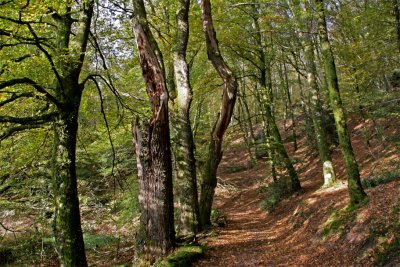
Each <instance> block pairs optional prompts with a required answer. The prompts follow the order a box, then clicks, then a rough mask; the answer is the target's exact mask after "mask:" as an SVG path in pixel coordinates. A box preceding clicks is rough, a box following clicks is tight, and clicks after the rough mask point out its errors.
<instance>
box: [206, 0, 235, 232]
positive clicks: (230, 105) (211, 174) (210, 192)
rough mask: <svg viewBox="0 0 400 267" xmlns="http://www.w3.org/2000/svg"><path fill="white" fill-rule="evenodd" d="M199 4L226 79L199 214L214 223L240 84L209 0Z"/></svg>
mask: <svg viewBox="0 0 400 267" xmlns="http://www.w3.org/2000/svg"><path fill="white" fill-rule="evenodd" d="M200 5H201V10H202V21H203V30H204V33H205V36H206V45H207V54H208V58H209V59H210V61H211V63H212V64H213V66H214V68H215V69H216V71H217V72H218V74H219V76H220V77H221V79H222V80H223V82H224V90H223V93H222V103H221V110H220V113H219V114H218V119H217V121H216V123H215V125H214V128H213V131H212V133H211V141H210V146H209V150H208V157H207V162H206V166H205V171H204V176H203V181H202V184H201V196H200V218H201V222H202V225H203V226H208V225H210V224H211V221H210V215H211V207H212V203H213V198H214V192H215V187H216V186H217V169H218V165H219V163H220V161H221V158H222V151H221V146H222V139H223V137H224V134H225V131H226V129H227V128H228V125H229V122H230V120H231V117H232V113H233V109H234V106H235V102H236V93H237V89H238V84H237V81H236V77H235V75H234V74H233V72H232V70H231V69H230V67H229V66H228V65H227V64H226V62H225V61H224V59H223V57H222V55H221V52H220V50H219V47H218V41H217V38H216V33H215V30H214V25H213V20H212V14H211V4H210V0H202V1H201V3H200Z"/></svg>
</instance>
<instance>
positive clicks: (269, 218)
mask: <svg viewBox="0 0 400 267" xmlns="http://www.w3.org/2000/svg"><path fill="white" fill-rule="evenodd" d="M351 126H352V127H353V129H355V128H356V126H357V124H356V121H354V122H352V125H351ZM396 132H397V131H396ZM396 134H398V133H396ZM353 135H354V136H353V147H354V149H355V153H356V155H357V161H358V162H359V165H360V168H361V176H362V177H371V176H373V175H376V174H379V173H381V172H382V171H383V170H385V169H386V168H387V166H390V165H392V164H393V163H392V162H394V161H396V162H399V161H400V159H399V155H398V154H397V152H396V151H397V150H396V149H395V148H392V147H386V148H385V147H384V146H383V145H382V144H380V143H379V142H377V143H376V145H374V147H373V148H372V150H371V149H369V148H368V147H366V145H365V144H364V143H363V142H362V139H361V138H360V136H361V135H359V134H357V132H355V133H353ZM304 142H305V138H303V139H302V140H300V142H299V148H300V149H299V150H297V151H296V152H294V151H293V150H292V149H291V144H286V145H287V149H288V150H289V153H290V154H291V155H292V156H293V157H294V159H295V161H297V162H298V164H296V169H297V170H298V173H299V177H300V181H301V184H302V187H303V189H302V190H301V191H300V192H299V193H297V194H294V195H292V196H289V197H287V198H285V199H283V200H282V201H281V202H280V203H279V204H278V205H277V207H276V209H275V210H274V211H273V212H270V213H267V212H265V211H263V210H262V209H260V202H261V201H262V197H263V195H262V194H261V193H260V192H259V189H260V187H261V185H262V184H265V182H266V181H265V177H267V176H268V170H267V167H266V165H265V162H263V161H262V160H261V161H259V162H258V164H257V165H256V166H255V167H254V168H246V165H247V162H248V158H249V157H248V155H247V153H246V150H245V149H244V148H243V147H241V146H240V145H239V146H234V145H233V146H232V145H231V146H230V147H229V149H227V150H226V151H225V153H224V157H223V159H222V162H221V164H220V168H219V173H218V186H217V189H216V195H215V199H214V208H216V209H218V210H221V211H222V213H223V214H224V216H225V217H226V220H227V224H226V226H225V227H217V228H215V231H216V232H217V234H216V235H213V234H210V235H209V237H206V238H205V239H203V240H201V242H202V243H203V244H204V245H206V253H205V257H204V258H203V259H201V260H199V261H198V262H197V263H195V264H194V266H196V267H218V266H223V267H233V266H238V267H247V266H249V267H251V266H374V263H373V261H372V257H371V256H369V255H372V254H373V253H374V250H373V247H374V246H375V245H376V244H375V243H373V242H374V241H371V240H374V236H373V235H372V236H371V233H372V234H373V231H372V230H373V229H376V228H379V227H381V226H380V225H387V223H388V222H390V221H393V218H392V217H391V216H392V214H393V212H391V211H392V210H393V207H394V205H396V204H395V203H396V201H397V199H398V195H399V188H400V179H398V180H396V181H394V182H391V183H387V184H383V185H380V186H377V187H375V188H372V189H368V190H367V194H368V197H369V203H368V204H367V205H366V206H364V207H362V208H361V209H359V210H357V212H355V213H353V215H352V216H354V217H352V218H353V219H348V221H346V222H345V223H344V224H343V225H341V226H340V227H341V228H340V229H341V230H340V231H337V232H334V233H333V234H331V235H329V236H326V235H324V234H323V230H324V227H325V222H326V221H327V220H328V219H329V217H330V215H331V214H332V212H333V211H338V210H340V209H342V208H344V207H346V205H347V203H348V200H349V199H348V194H347V186H346V183H345V182H341V183H339V184H338V185H336V186H334V187H331V188H327V189H322V188H321V185H322V173H321V168H320V162H319V161H318V159H317V156H316V153H315V152H313V151H312V149H309V148H308V147H307V146H306V145H305V143H304ZM368 151H373V152H374V153H375V154H379V155H380V159H379V160H378V161H376V160H374V159H373V158H372V156H371V155H370V154H369V152H368ZM333 162H334V165H335V166H336V173H337V176H338V177H339V178H341V180H342V181H343V180H345V179H344V178H345V177H346V174H345V171H344V166H343V163H342V162H341V155H340V151H339V150H338V149H336V150H335V151H334V153H333ZM371 229H372V230H371ZM371 231H372V232H371ZM398 260H399V262H398V264H400V257H399V259H398ZM389 266H392V265H389ZM393 266H396V265H393Z"/></svg>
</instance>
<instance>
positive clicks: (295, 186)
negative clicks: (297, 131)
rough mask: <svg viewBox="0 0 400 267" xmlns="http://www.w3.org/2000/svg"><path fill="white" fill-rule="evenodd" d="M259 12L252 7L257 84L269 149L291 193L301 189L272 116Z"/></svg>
mask: <svg viewBox="0 0 400 267" xmlns="http://www.w3.org/2000/svg"><path fill="white" fill-rule="evenodd" d="M258 14H259V11H258V10H257V7H255V6H254V9H253V27H254V30H255V32H256V38H255V39H256V42H257V46H258V55H259V62H260V63H259V64H260V66H259V70H260V77H259V83H260V85H261V90H262V97H263V101H264V108H265V116H266V118H267V122H268V126H269V129H270V137H271V139H270V140H271V143H270V145H271V147H272V148H273V149H274V150H275V151H276V153H277V154H279V156H280V157H281V158H282V160H283V163H284V165H285V167H286V169H287V171H288V174H289V177H290V180H291V183H292V191H293V192H295V191H298V190H300V189H301V185H300V180H299V177H298V175H297V172H296V170H295V168H294V166H293V163H292V160H291V159H290V157H289V155H288V153H287V151H286V148H285V146H284V145H283V142H282V137H281V134H280V132H279V129H278V126H277V124H276V121H275V116H274V114H273V110H272V106H273V95H272V93H273V92H272V81H271V78H272V75H271V70H270V66H268V67H267V62H266V61H267V57H266V52H265V44H264V41H263V38H262V35H261V28H260V24H259V19H260V18H259V15H258Z"/></svg>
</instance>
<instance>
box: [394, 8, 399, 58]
mask: <svg viewBox="0 0 400 267" xmlns="http://www.w3.org/2000/svg"><path fill="white" fill-rule="evenodd" d="M393 11H394V16H395V18H396V33H397V48H398V49H399V52H400V4H399V0H393Z"/></svg>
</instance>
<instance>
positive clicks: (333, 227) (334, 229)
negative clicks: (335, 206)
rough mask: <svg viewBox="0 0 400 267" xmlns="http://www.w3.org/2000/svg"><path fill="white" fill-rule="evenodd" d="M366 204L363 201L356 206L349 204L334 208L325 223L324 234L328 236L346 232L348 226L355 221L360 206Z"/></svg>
mask: <svg viewBox="0 0 400 267" xmlns="http://www.w3.org/2000/svg"><path fill="white" fill-rule="evenodd" d="M364 204H365V203H362V204H360V205H356V206H354V205H348V206H346V207H344V208H342V209H339V210H332V211H331V215H330V216H329V218H328V219H327V220H326V221H325V223H324V227H323V229H322V235H324V236H327V235H330V234H333V233H340V234H343V233H345V231H346V229H347V227H348V226H349V225H352V224H353V223H354V220H355V219H356V216H357V211H358V208H360V207H361V206H363V205H364Z"/></svg>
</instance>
